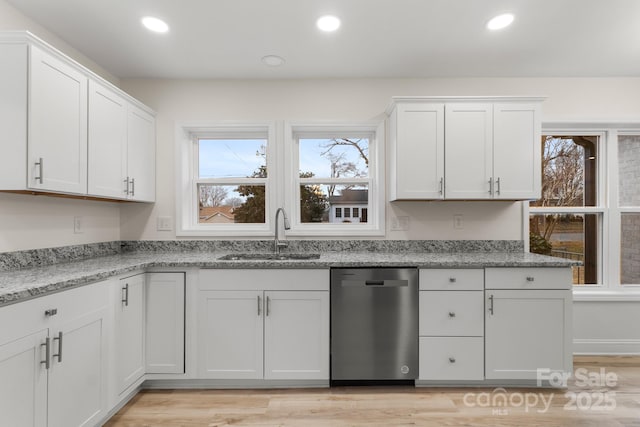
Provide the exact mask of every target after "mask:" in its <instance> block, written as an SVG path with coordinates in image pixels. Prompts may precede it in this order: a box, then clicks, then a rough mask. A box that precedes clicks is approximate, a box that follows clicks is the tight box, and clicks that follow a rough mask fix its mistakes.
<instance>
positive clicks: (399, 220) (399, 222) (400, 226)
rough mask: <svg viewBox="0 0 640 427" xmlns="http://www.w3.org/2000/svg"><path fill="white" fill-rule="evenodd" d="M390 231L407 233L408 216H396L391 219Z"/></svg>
mask: <svg viewBox="0 0 640 427" xmlns="http://www.w3.org/2000/svg"><path fill="white" fill-rule="evenodd" d="M391 230H392V231H407V230H409V217H408V216H398V217H395V218H393V219H391Z"/></svg>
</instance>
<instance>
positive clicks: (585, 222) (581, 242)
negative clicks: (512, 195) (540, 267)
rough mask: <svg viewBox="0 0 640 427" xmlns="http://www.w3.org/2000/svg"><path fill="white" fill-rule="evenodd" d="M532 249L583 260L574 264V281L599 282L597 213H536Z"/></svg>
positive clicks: (531, 218) (583, 282)
mask: <svg viewBox="0 0 640 427" xmlns="http://www.w3.org/2000/svg"><path fill="white" fill-rule="evenodd" d="M529 227H530V236H529V245H530V250H531V252H534V253H539V254H544V255H551V256H554V257H559V258H567V259H574V260H578V261H582V264H583V265H581V266H578V267H573V283H574V284H576V285H578V284H596V283H598V245H599V243H598V235H599V229H600V225H599V215H598V214H550V215H545V214H533V215H531V216H530V219H529Z"/></svg>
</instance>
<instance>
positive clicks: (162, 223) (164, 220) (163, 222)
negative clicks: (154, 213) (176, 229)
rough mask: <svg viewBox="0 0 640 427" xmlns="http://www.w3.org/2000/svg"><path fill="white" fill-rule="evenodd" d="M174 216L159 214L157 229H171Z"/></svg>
mask: <svg viewBox="0 0 640 427" xmlns="http://www.w3.org/2000/svg"><path fill="white" fill-rule="evenodd" d="M171 222H172V218H171V217H170V216H159V217H158V218H157V224H156V229H157V230H158V231H171V229H172V227H171Z"/></svg>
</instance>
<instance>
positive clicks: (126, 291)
mask: <svg viewBox="0 0 640 427" xmlns="http://www.w3.org/2000/svg"><path fill="white" fill-rule="evenodd" d="M122 290H123V291H124V296H123V297H122V300H121V302H122V303H124V306H125V307H128V306H129V284H128V283H127V284H126V285H124V287H123V288H122Z"/></svg>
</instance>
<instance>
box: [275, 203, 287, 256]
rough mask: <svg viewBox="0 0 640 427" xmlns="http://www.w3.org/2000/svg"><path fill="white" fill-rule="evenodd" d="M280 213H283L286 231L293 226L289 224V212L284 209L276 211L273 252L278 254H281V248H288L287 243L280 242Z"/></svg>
mask: <svg viewBox="0 0 640 427" xmlns="http://www.w3.org/2000/svg"><path fill="white" fill-rule="evenodd" d="M280 212H282V219H283V221H284V229H285V230H289V229H290V228H291V224H290V223H289V218H288V217H287V211H285V210H284V208H278V210H276V234H275V236H274V239H273V250H274V251H275V253H277V254H279V253H280V248H286V247H287V242H281V241H280V240H278V234H279V233H278V231H279V227H278V217H279V216H280Z"/></svg>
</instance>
